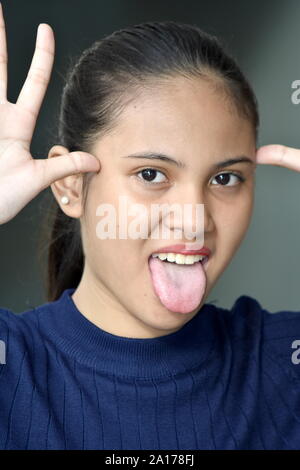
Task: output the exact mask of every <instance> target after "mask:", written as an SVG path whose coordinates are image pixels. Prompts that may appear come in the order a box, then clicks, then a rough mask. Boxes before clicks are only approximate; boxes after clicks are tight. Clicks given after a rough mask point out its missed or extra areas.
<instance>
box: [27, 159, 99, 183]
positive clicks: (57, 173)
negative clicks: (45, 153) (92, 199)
mask: <svg viewBox="0 0 300 470" xmlns="http://www.w3.org/2000/svg"><path fill="white" fill-rule="evenodd" d="M32 162H34V165H35V175H34V180H35V181H37V183H38V185H39V186H40V188H43V189H45V188H47V187H48V186H50V184H52V183H54V182H55V181H57V180H59V179H61V178H65V177H66V176H70V175H76V174H79V173H87V172H89V171H93V172H99V171H100V169H101V164H100V161H99V160H98V158H96V157H94V156H93V155H91V154H90V153H86V152H71V153H69V154H67V155H62V156H58V157H52V158H46V159H40V160H36V159H34V160H32ZM40 190H41V189H40Z"/></svg>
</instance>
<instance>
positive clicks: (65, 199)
mask: <svg viewBox="0 0 300 470" xmlns="http://www.w3.org/2000/svg"><path fill="white" fill-rule="evenodd" d="M60 202H61V203H62V204H69V202H70V201H69V198H68V196H63V197H62V198H61V200H60Z"/></svg>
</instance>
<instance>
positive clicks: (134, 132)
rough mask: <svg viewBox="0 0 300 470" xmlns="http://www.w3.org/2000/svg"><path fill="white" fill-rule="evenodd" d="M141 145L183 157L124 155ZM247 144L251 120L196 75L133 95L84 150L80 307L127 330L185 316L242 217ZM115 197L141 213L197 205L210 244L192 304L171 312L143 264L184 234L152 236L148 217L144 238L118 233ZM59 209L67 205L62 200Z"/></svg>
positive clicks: (168, 329)
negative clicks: (105, 222) (89, 159)
mask: <svg viewBox="0 0 300 470" xmlns="http://www.w3.org/2000/svg"><path fill="white" fill-rule="evenodd" d="M145 152H152V153H154V152H155V153H160V154H165V155H168V156H169V157H170V158H171V159H174V160H177V161H181V162H182V163H183V164H184V165H185V166H184V167H180V166H177V165H176V164H174V163H171V162H167V161H161V160H153V159H152V160H150V159H149V158H143V159H142V158H134V157H129V158H126V157H127V156H128V155H130V154H136V155H140V154H142V153H145ZM255 152H256V145H255V138H254V132H253V128H252V125H251V123H250V121H248V120H246V119H244V118H242V117H241V116H239V115H238V114H237V112H236V110H235V108H234V107H233V106H231V107H230V104H229V103H228V100H226V99H224V95H222V93H221V91H216V89H214V88H213V87H212V86H211V85H210V84H209V83H208V82H206V81H204V80H200V79H194V80H187V79H185V78H176V79H173V80H172V81H170V82H169V83H168V84H166V85H164V86H161V87H159V88H154V89H153V90H152V91H151V92H150V91H149V92H145V93H143V94H141V95H139V96H137V98H136V101H135V102H132V103H131V104H130V105H128V106H127V107H126V109H125V111H124V112H123V113H122V115H121V116H120V118H119V124H118V126H117V127H116V128H115V129H114V131H113V132H112V133H110V134H108V135H106V136H105V137H103V138H101V139H100V140H99V141H98V142H97V143H96V145H95V146H94V148H93V150H92V151H91V153H92V154H93V155H95V156H96V157H97V158H99V160H100V162H101V171H100V172H99V173H98V174H95V175H94V177H93V178H92V179H91V182H90V186H89V190H88V196H87V202H86V209H85V213H84V214H83V215H82V217H81V226H82V239H83V247H84V252H85V269H84V273H83V276H82V279H81V283H80V284H79V286H78V288H77V290H76V291H75V293H74V294H73V299H74V301H75V302H76V303H77V306H78V307H79V308H80V309H81V311H82V312H85V313H86V315H87V316H88V317H89V318H90V320H92V321H93V322H95V323H96V324H98V325H99V326H100V327H102V328H103V329H105V330H106V331H109V332H111V333H113V334H116V335H119V336H128V337H139V338H146V337H156V336H161V335H166V334H169V333H172V332H175V331H177V330H178V329H180V328H181V327H182V326H183V324H185V323H186V322H187V321H189V320H190V319H191V318H192V317H193V316H194V315H195V314H196V313H197V311H198V310H199V309H200V308H201V306H202V305H203V304H204V303H205V299H206V298H207V296H208V294H209V292H210V291H211V289H212V287H213V286H214V285H215V283H216V281H217V279H218V278H219V276H220V275H221V274H222V272H223V271H224V270H225V268H226V267H227V266H228V264H229V262H230V261H231V259H232V257H233V255H234V253H235V252H236V250H237V248H238V247H239V245H240V243H241V241H242V239H243V237H244V235H245V233H246V231H247V228H248V226H249V223H250V218H251V214H252V209H253V201H254V183H255V168H256V164H255ZM241 156H246V157H248V158H249V159H250V162H240V163H236V164H231V165H230V166H223V167H217V164H218V163H219V162H221V161H224V160H226V159H229V158H238V157H241ZM146 168H151V169H153V170H155V172H153V171H152V172H151V174H150V176H151V178H150V183H149V177H148V180H147V174H146V175H145V172H143V173H141V172H142V170H144V169H146ZM224 173H227V176H225V175H224ZM218 175H219V176H218ZM220 175H222V176H220ZM151 181H152V182H153V183H152V184H151ZM121 196H123V197H125V198H126V199H127V206H128V207H129V206H130V205H131V204H143V206H146V207H147V208H149V214H150V205H151V204H154V203H156V204H165V203H167V204H174V203H180V204H182V205H183V204H186V203H189V204H192V205H193V207H194V208H195V207H196V204H204V215H205V220H204V245H205V246H206V247H208V248H209V249H210V250H211V257H210V260H209V263H208V265H207V267H206V278H207V283H206V290H205V295H204V297H203V298H202V300H201V304H199V305H198V307H197V308H196V309H194V310H193V311H191V312H189V313H187V314H182V313H178V312H172V311H170V310H168V309H167V308H166V307H165V306H164V305H163V304H162V303H161V301H160V300H159V298H158V296H157V295H156V293H155V291H154V289H153V286H152V281H151V274H150V270H149V265H148V259H149V256H150V255H151V253H153V252H155V251H158V250H157V249H158V248H160V247H164V246H168V245H172V244H175V243H176V244H177V243H179V244H180V243H187V242H188V243H191V242H193V240H190V239H187V238H184V233H183V235H182V239H177V240H176V241H174V239H173V240H164V239H162V238H159V239H153V238H151V228H150V224H149V232H148V237H147V238H140V239H130V238H125V239H119V238H118V229H119V204H120V197H121ZM104 203H108V204H110V205H112V206H114V207H115V211H116V216H117V218H116V220H117V224H116V228H117V238H116V239H106V240H103V239H102V240H101V239H99V238H98V236H97V232H96V227H97V224H98V223H99V221H100V220H101V217H100V216H99V215H97V213H96V210H97V207H98V206H99V205H101V204H104ZM62 209H63V210H65V211H66V206H63V207H62ZM103 215H107V214H103ZM193 217H194V218H195V211H194V210H193ZM127 220H128V221H130V220H132V218H130V217H129V218H128V219H127ZM171 221H172V218H171ZM170 229H172V224H170Z"/></svg>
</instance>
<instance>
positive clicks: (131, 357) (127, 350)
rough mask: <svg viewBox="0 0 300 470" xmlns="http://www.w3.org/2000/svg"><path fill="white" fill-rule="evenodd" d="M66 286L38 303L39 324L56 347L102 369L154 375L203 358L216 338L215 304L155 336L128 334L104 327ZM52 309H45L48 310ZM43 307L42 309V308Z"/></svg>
mask: <svg viewBox="0 0 300 470" xmlns="http://www.w3.org/2000/svg"><path fill="white" fill-rule="evenodd" d="M74 291H75V288H70V289H66V290H65V291H64V292H63V293H62V294H61V296H60V298H59V299H57V300H56V301H54V302H49V303H47V304H44V305H43V306H41V307H40V309H41V316H40V322H39V323H40V328H41V329H42V331H43V334H44V335H45V336H46V337H48V339H49V340H50V341H51V342H53V343H55V344H56V346H57V348H58V350H61V351H64V353H66V354H68V355H69V356H73V357H74V358H75V359H76V360H77V361H78V362H80V363H82V364H85V365H88V366H92V367H95V368H96V369H97V370H98V371H102V372H103V373H106V374H112V375H118V376H124V377H125V376H126V377H132V378H133V377H139V378H148V379H149V378H158V377H164V376H170V375H175V374H178V373H180V372H184V371H187V370H191V369H193V368H194V367H196V366H200V365H201V364H202V363H203V364H204V363H205V360H206V358H207V357H208V356H209V355H210V354H211V353H212V350H213V347H214V343H215V341H216V331H218V327H217V325H216V317H217V316H218V315H217V310H218V309H217V307H215V306H214V305H211V304H205V305H204V306H203V307H202V308H201V309H200V310H199V311H198V312H197V314H196V315H195V316H194V317H193V318H192V319H191V320H190V321H188V322H187V323H186V324H185V325H183V327H182V328H181V329H180V330H178V331H176V332H175V333H171V334H168V335H164V336H160V337H157V338H127V337H123V336H117V335H114V334H111V333H108V332H107V331H104V330H102V329H101V328H100V327H98V326H96V325H95V324H94V323H92V322H91V321H90V320H88V319H87V318H86V317H85V316H84V315H83V314H82V313H81V312H80V311H79V310H78V309H77V307H76V305H75V303H74V301H73V299H72V297H71V295H72V294H73V292H74ZM49 307H50V314H49V315H47V314H46V315H45V313H46V312H47V311H48V312H49V310H48V308H49ZM43 309H45V310H46V312H45V310H44V313H43Z"/></svg>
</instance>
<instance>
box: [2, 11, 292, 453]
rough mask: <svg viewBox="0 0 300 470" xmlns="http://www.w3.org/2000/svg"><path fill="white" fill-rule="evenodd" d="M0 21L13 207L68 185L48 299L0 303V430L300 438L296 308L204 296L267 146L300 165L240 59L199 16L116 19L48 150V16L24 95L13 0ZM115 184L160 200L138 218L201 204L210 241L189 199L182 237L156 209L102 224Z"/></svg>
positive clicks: (60, 195)
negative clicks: (262, 142) (264, 139)
mask: <svg viewBox="0 0 300 470" xmlns="http://www.w3.org/2000/svg"><path fill="white" fill-rule="evenodd" d="M0 34H1V37H0V57H1V61H0V122H1V126H0V223H2V224H4V223H6V222H8V221H9V220H11V219H12V218H13V217H14V216H15V215H16V214H18V212H19V211H20V210H21V209H22V208H23V207H24V206H25V205H26V204H27V203H28V202H29V201H30V200H32V199H33V198H34V197H35V196H36V195H37V194H39V193H40V192H41V191H42V190H43V189H45V188H47V187H48V186H50V185H51V189H52V192H53V195H54V198H53V200H54V202H55V214H54V219H53V221H52V228H51V232H50V233H51V240H50V246H49V256H48V302H47V303H45V304H44V305H41V306H38V307H36V308H34V309H30V310H28V311H26V312H23V313H22V314H19V315H16V314H15V313H14V312H12V311H10V310H6V309H1V314H0V339H1V347H2V349H1V351H2V354H1V356H2V360H1V366H0V367H1V369H0V448H1V449H117V450H122V449H181V450H182V449H296V448H297V447H299V442H300V412H299V409H300V386H299V372H298V371H299V368H300V365H298V362H299V361H298V358H297V354H295V353H297V346H298V343H297V341H299V340H300V316H299V314H298V312H279V313H278V314H277V315H276V316H273V315H272V314H271V313H270V312H267V311H266V310H264V309H262V307H261V306H260V304H259V303H258V302H257V301H256V300H255V299H253V298H251V297H248V296H241V297H239V298H238V299H237V301H236V302H235V304H234V306H233V307H232V309H231V310H226V309H222V308H219V307H216V306H214V305H212V304H209V303H205V299H206V298H207V296H208V294H209V292H210V291H211V289H212V287H213V286H214V285H215V283H216V281H217V279H218V278H219V277H220V275H221V274H222V273H223V271H224V270H225V268H226V266H227V265H228V264H229V263H230V260H231V259H232V257H233V255H234V253H235V252H236V251H237V249H238V247H239V245H240V243H241V241H242V240H243V238H244V236H245V234H246V231H247V228H248V226H249V223H250V219H251V214H252V208H253V199H254V183H255V168H256V165H257V163H272V164H275V165H282V166H286V167H289V168H294V169H295V170H296V171H299V163H297V158H298V155H297V151H296V150H293V149H287V148H285V147H282V146H266V147H264V148H261V149H260V150H258V151H257V148H256V142H257V131H258V125H259V117H258V111H257V103H256V99H255V96H254V94H253V91H252V89H251V87H250V85H249V83H248V82H247V80H246V78H245V77H244V75H243V74H242V72H241V71H240V70H239V68H238V66H237V64H236V63H235V61H234V60H233V59H232V58H231V57H230V56H229V55H228V54H227V53H225V51H224V50H223V48H222V46H221V45H220V43H219V42H218V40H217V39H216V38H215V37H212V36H210V35H208V34H206V33H204V32H203V31H201V30H200V29H199V28H197V27H196V26H192V25H187V24H181V23H176V22H171V21H167V22H153V23H144V24H140V25H135V26H130V27H127V28H125V29H123V30H120V31H116V32H114V33H113V34H111V35H110V36H108V37H106V38H104V39H102V40H101V41H97V42H96V43H94V44H93V45H92V46H91V47H90V48H89V49H87V50H86V51H84V52H83V54H82V55H81V57H80V58H79V60H78V62H77V63H76V64H75V66H74V67H73V68H71V69H70V72H69V75H68V80H67V83H66V86H65V88H64V90H63V96H62V102H61V112H60V119H59V142H60V145H55V146H54V147H52V148H51V149H50V151H49V155H48V158H47V159H41V160H38V159H33V158H32V156H31V155H30V142H31V138H32V134H33V130H34V127H35V123H36V119H37V116H38V112H39V109H40V106H41V103H42V100H43V97H44V95H45V92H46V88H47V85H48V82H49V79H50V74H51V69H52V65H53V58H54V36H53V31H52V29H51V28H50V27H49V25H47V24H41V25H40V26H39V28H38V34H37V41H36V49H35V52H34V56H33V60H32V64H31V67H30V70H29V73H28V76H27V78H26V81H25V83H24V86H23V88H22V90H21V92H20V95H19V97H18V100H17V102H16V103H15V104H13V103H10V102H8V101H7V98H6V91H7V69H6V61H7V50H6V38H5V26H4V20H3V16H2V11H1V30H0ZM120 197H124V198H126V201H127V202H128V205H129V208H130V207H133V206H134V205H135V204H138V205H142V206H143V208H146V209H147V212H146V215H144V216H143V218H142V225H143V227H145V226H146V222H147V221H148V219H149V214H150V209H151V208H152V207H153V205H154V204H159V205H162V204H165V203H168V204H174V203H180V204H181V205H183V204H192V205H196V204H200V205H201V204H202V205H203V206H202V207H203V208H204V209H203V211H204V212H203V215H204V223H203V232H204V233H203V234H204V245H205V246H202V245H203V244H201V243H200V244H199V243H198V241H196V237H195V234H194V239H191V238H190V237H189V230H190V231H192V229H194V227H195V224H196V219H195V218H194V214H193V215H192V216H191V217H190V218H188V219H187V220H185V227H184V228H185V229H187V231H184V233H181V235H180V239H178V238H176V240H177V241H176V244H175V246H174V242H173V243H171V242H170V241H169V240H165V239H162V238H155V237H153V236H152V235H153V232H154V230H153V227H152V225H151V226H150V228H149V225H148V226H147V227H148V229H147V234H146V235H147V236H146V237H144V238H142V237H140V238H138V237H128V236H127V237H123V238H122V237H120V236H119V235H117V236H112V237H107V238H105V237H102V235H103V231H101V230H99V226H98V222H99V216H100V215H102V212H101V209H102V206H101V204H108V205H109V207H110V208H114V209H116V215H117V216H120V215H122V216H124V214H121V212H122V211H121V210H120V209H119V202H120ZM99 207H100V210H99ZM130 215H132V214H130ZM129 220H130V218H129ZM163 222H164V220H163V219H161V220H159V222H158V225H159V226H160V225H162V224H163ZM189 224H190V225H189ZM120 225H122V223H121V222H120V219H119V218H118V217H117V218H116V223H115V228H117V229H119V228H120ZM169 228H170V232H171V234H172V235H173V233H174V234H175V232H176V231H178V229H179V226H178V225H177V223H176V222H175V221H174V220H172V221H171V222H170V226H169ZM201 230H202V229H199V230H198V232H201ZM193 233H194V230H193ZM99 235H100V236H99ZM197 235H200V236H201V233H197ZM191 240H192V241H191ZM197 240H198V237H197ZM194 255H196V256H194ZM203 256H204V258H205V259H204V260H203V259H202V258H203ZM292 353H294V354H292Z"/></svg>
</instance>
